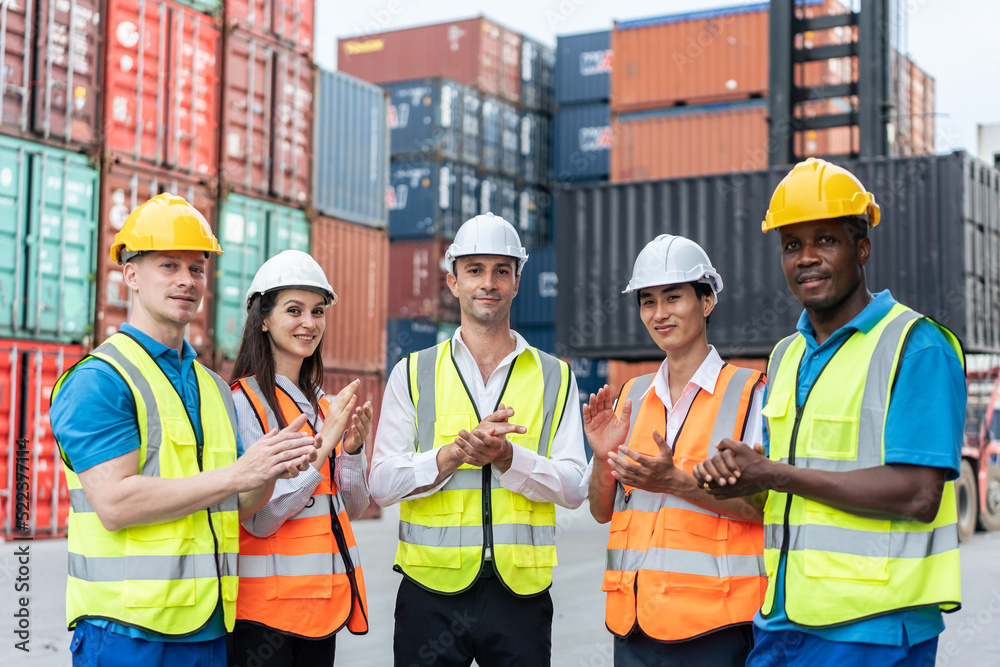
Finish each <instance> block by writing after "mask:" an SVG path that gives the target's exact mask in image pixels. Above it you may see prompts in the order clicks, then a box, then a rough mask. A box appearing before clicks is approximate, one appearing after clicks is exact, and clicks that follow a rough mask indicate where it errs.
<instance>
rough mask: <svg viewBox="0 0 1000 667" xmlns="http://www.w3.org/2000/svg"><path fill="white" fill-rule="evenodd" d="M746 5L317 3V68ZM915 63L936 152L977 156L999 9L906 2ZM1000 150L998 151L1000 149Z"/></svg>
mask: <svg viewBox="0 0 1000 667" xmlns="http://www.w3.org/2000/svg"><path fill="white" fill-rule="evenodd" d="M733 4H749V3H741V2H738V1H736V2H733V1H729V2H727V1H725V0H723V1H721V2H720V1H713V0H670V1H669V2H668V1H665V0H614V1H613V2H612V1H609V0H506V1H504V2H499V1H494V2H490V3H486V2H483V1H482V0H433V1H431V0H351V1H345V0H339V1H338V2H330V1H328V0H317V2H316V61H317V62H318V63H319V64H320V65H322V66H324V67H327V68H335V67H336V58H337V55H336V51H337V38H338V37H356V36H359V35H364V34H371V33H373V32H379V31H384V30H397V29H399V28H408V27H412V26H416V25H426V24H430V23H441V22H444V21H451V20H455V19H462V18H470V17H473V16H478V15H480V14H482V15H484V16H487V17H488V18H491V19H493V20H495V21H497V22H499V23H501V24H503V25H505V26H507V27H509V28H512V29H514V30H517V31H518V32H521V33H524V34H527V35H529V36H531V37H534V38H536V39H539V40H541V41H543V42H546V43H548V44H550V45H552V46H555V39H556V35H567V34H573V33H577V32H587V31H591V30H605V29H608V28H610V27H611V25H612V24H613V22H614V21H615V20H616V19H617V20H627V19H636V18H646V17H650V16H661V15H663V14H667V13H675V12H682V11H689V10H693V9H703V8H706V7H720V6H726V5H733ZM903 4H904V5H906V6H908V8H909V15H908V16H909V31H908V35H909V44H908V47H909V48H908V51H909V53H910V56H911V58H913V60H915V61H916V62H917V64H918V65H920V66H921V67H922V68H923V69H925V70H926V71H927V72H929V73H930V74H931V75H932V76H933V77H935V79H936V93H937V113H938V118H937V139H936V146H937V151H938V152H939V153H947V152H951V151H952V150H956V149H959V148H964V149H966V150H968V151H969V152H971V153H976V152H977V138H976V137H977V134H976V124H977V123H1000V79H998V75H997V73H998V72H1000V48H998V47H997V28H998V27H1000V3H994V2H982V1H981V0H976V1H973V0H903ZM997 150H1000V147H998V148H997Z"/></svg>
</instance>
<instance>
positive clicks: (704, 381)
mask: <svg viewBox="0 0 1000 667" xmlns="http://www.w3.org/2000/svg"><path fill="white" fill-rule="evenodd" d="M725 365H726V362H724V361H723V360H722V357H720V356H719V353H718V351H716V349H715V347H714V346H712V345H709V346H708V356H707V357H705V360H704V361H702V362H701V366H698V370H696V371H695V372H694V375H692V376H691V379H690V380H688V384H693V385H696V386H697V387H699V388H701V389H704V390H705V391H707V392H708V393H709V394H714V393H715V386H716V385H717V384H718V382H719V373H721V372H722V367H723V366H725ZM685 386H687V385H685ZM649 390H653V391H655V392H656V395H657V396H659V397H660V398H661V399H663V398H664V397H665V396H666V397H669V396H670V370H669V367H668V365H667V360H666V359H664V360H663V363H662V364H660V368H659V370H658V371H656V376H655V377H653V383H652V384H651V385H650V387H649V389H648V390H647V392H648V391H649ZM666 404H667V402H666V400H664V405H666Z"/></svg>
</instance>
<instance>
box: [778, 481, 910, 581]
mask: <svg viewBox="0 0 1000 667" xmlns="http://www.w3.org/2000/svg"><path fill="white" fill-rule="evenodd" d="M805 515H806V525H805V526H801V527H799V529H800V530H804V531H805V540H804V546H805V551H804V553H803V556H802V560H803V570H804V572H805V575H806V576H807V577H818V578H823V579H831V578H833V579H849V580H854V581H872V582H887V581H888V580H889V540H890V532H889V531H890V529H891V528H892V522H891V521H881V520H878V519H861V518H858V517H855V516H853V515H851V514H848V513H847V512H841V511H839V510H836V509H834V508H832V507H829V506H827V505H823V504H821V503H816V502H813V501H810V500H807V501H806V514H805ZM859 523H861V524H864V528H863V529H861V530H858V529H855V528H845V526H857V525H858V524H859ZM794 529H795V527H794V526H793V530H794ZM794 541H795V540H794V539H793V542H794Z"/></svg>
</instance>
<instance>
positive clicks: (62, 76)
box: [0, 0, 102, 147]
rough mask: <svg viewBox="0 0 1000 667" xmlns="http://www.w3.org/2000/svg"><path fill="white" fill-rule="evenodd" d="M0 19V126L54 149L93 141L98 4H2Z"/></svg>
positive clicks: (87, 0)
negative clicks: (0, 81) (0, 92)
mask: <svg viewBox="0 0 1000 667" xmlns="http://www.w3.org/2000/svg"><path fill="white" fill-rule="evenodd" d="M71 13H72V15H71ZM0 18H2V20H0V49H2V50H3V52H2V53H0V60H2V62H3V71H2V73H0V76H2V77H3V99H2V108H0V128H2V129H3V131H4V132H6V133H9V134H14V135H18V136H21V137H23V138H26V139H33V140H47V141H49V142H50V143H53V144H55V145H60V144H63V145H67V146H72V147H88V146H91V145H93V144H94V143H95V142H97V141H99V139H100V135H99V133H98V130H99V128H100V120H99V116H100V111H99V110H100V97H101V63H100V47H101V39H102V22H101V2H100V1H99V0H79V1H78V2H76V3H74V4H70V3H66V2H61V3H52V2H44V1H41V2H34V3H32V2H5V3H3V9H2V17H0Z"/></svg>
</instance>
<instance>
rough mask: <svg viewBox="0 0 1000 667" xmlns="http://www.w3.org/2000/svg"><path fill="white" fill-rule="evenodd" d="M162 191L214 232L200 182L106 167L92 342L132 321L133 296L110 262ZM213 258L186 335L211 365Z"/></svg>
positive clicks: (210, 201) (208, 197)
mask: <svg viewBox="0 0 1000 667" xmlns="http://www.w3.org/2000/svg"><path fill="white" fill-rule="evenodd" d="M161 192H170V193H171V194H175V195H180V196H182V197H184V198H185V199H187V201H188V202H190V203H191V205H193V206H194V207H195V208H196V209H198V211H200V212H201V214H202V215H204V216H205V219H206V220H208V222H209V224H210V225H211V226H212V229H216V222H215V220H216V198H215V197H214V196H213V193H212V191H211V190H210V189H208V188H207V187H205V186H203V185H201V184H199V183H198V182H197V181H196V180H194V179H190V178H185V177H184V176H182V175H178V174H176V173H174V172H170V171H167V170H157V169H153V168H151V167H142V168H140V167H135V166H125V165H119V164H114V163H106V164H105V166H104V173H103V174H102V177H101V203H100V223H99V226H98V231H97V235H98V242H97V248H98V249H97V317H96V322H95V325H94V341H95V344H100V343H101V342H103V341H104V340H105V339H107V338H108V336H110V335H112V334H113V333H115V332H116V331H118V329H119V327H120V326H121V324H122V322H125V321H126V320H127V319H128V314H129V311H130V309H131V293H130V292H129V290H128V288H127V287H126V286H125V284H124V283H123V282H122V269H121V267H120V266H119V265H117V264H115V263H114V262H112V261H111V243H112V241H114V238H115V234H116V233H117V232H118V231H119V230H120V229H121V227H122V225H123V224H124V223H125V219H126V218H127V217H128V215H129V213H131V212H132V210H134V209H135V208H136V207H137V206H139V205H140V204H142V203H143V202H145V201H147V200H148V199H150V198H152V197H155V196H156V195H158V194H160V193H161ZM215 261H216V260H215V258H211V259H209V271H208V288H207V289H206V291H205V298H204V299H202V302H201V307H200V308H199V310H198V315H197V317H196V318H195V319H194V321H193V322H191V324H190V325H188V331H187V333H186V335H185V337H186V338H187V340H188V342H189V343H191V345H192V346H194V348H195V350H197V351H198V357H199V361H201V362H202V363H203V364H210V363H211V355H212V341H213V339H214V330H213V327H214V322H215V318H214V317H213V312H214V310H213V303H212V295H213V291H214V286H215V279H214V276H215V270H214V262H215Z"/></svg>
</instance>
